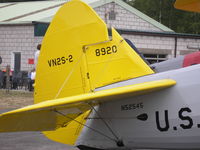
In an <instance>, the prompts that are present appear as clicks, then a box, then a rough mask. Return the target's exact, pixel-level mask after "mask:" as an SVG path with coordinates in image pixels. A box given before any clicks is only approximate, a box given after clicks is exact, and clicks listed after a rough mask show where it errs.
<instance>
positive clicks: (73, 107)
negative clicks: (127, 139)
mask: <svg viewBox="0 0 200 150" xmlns="http://www.w3.org/2000/svg"><path fill="white" fill-rule="evenodd" d="M175 84H176V81H174V80H171V79H163V80H157V81H150V82H144V83H139V84H135V85H129V86H124V87H118V88H113V89H108V90H102V91H96V92H91V93H87V94H82V95H77V96H71V97H66V98H60V99H55V100H49V101H45V102H41V103H38V104H34V105H30V106H27V107H24V108H21V109H17V110H13V111H10V112H6V113H3V114H1V115H0V132H14V131H50V130H55V129H58V128H62V127H65V126H67V125H68V124H69V123H70V121H74V120H75V119H76V118H78V117H80V116H81V115H83V114H85V113H86V112H88V111H89V110H90V109H91V105H93V106H94V105H97V104H99V103H100V102H106V101H110V100H119V99H123V98H128V97H132V96H136V95H141V94H146V93H149V92H153V91H157V90H161V89H164V88H167V87H171V86H173V85H175ZM88 114H89V113H87V115H88ZM58 118H59V119H58ZM60 118H63V119H60ZM81 124H84V122H82V123H81Z"/></svg>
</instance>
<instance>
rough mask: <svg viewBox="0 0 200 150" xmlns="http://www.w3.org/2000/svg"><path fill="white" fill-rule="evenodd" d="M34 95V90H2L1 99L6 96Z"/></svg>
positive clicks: (0, 92) (0, 91)
mask: <svg viewBox="0 0 200 150" xmlns="http://www.w3.org/2000/svg"><path fill="white" fill-rule="evenodd" d="M16 96H17V97H18V96H20V97H33V92H28V91H16V90H10V91H9V92H6V90H0V99H1V98H4V97H16Z"/></svg>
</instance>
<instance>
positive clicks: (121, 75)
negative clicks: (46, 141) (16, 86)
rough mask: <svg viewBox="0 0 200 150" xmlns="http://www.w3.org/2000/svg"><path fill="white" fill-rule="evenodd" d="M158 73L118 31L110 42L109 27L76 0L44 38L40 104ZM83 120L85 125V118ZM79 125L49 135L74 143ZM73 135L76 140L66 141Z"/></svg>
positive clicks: (39, 74)
mask: <svg viewBox="0 0 200 150" xmlns="http://www.w3.org/2000/svg"><path fill="white" fill-rule="evenodd" d="M152 73H154V72H153V71H152V70H151V69H150V67H149V66H148V65H147V64H146V63H145V62H144V61H143V60H142V58H141V57H140V56H139V55H138V54H137V53H136V52H135V51H134V50H133V49H132V48H131V47H130V46H129V45H128V44H127V43H126V41H125V40H124V39H123V38H122V37H121V36H120V35H119V34H118V33H117V31H115V30H114V29H112V37H111V38H109V36H108V31H107V26H106V24H105V23H104V22H103V20H102V19H101V18H100V17H99V16H98V15H97V14H96V13H95V11H94V10H93V9H92V8H91V7H89V6H88V5H87V4H85V3H83V2H81V1H79V0H72V1H70V2H67V3H66V4H64V5H63V6H62V7H61V8H60V9H59V11H58V12H57V14H56V15H55V16H54V18H53V20H52V22H51V24H50V26H49V28H48V30H47V32H46V35H45V37H44V39H43V42H42V47H41V52H40V56H39V60H38V64H37V68H36V81H35V82H36V84H35V91H34V101H35V103H39V102H43V101H47V100H55V99H58V98H63V97H69V96H75V95H80V94H83V93H89V92H92V91H93V90H94V89H95V88H97V87H101V86H104V85H107V84H111V83H114V82H118V81H122V80H127V79H130V78H135V77H140V76H144V75H147V74H152ZM83 112H85V110H84V111H83ZM78 115H79V114H75V116H73V115H72V116H73V118H76V117H78ZM86 115H87V113H86ZM77 119H78V121H79V122H83V123H84V122H85V120H84V117H79V118H77ZM56 122H63V117H56ZM74 124H76V123H75V122H74V121H72V120H71V123H69V125H67V126H66V127H64V128H62V129H57V130H55V131H51V132H44V134H45V135H46V136H47V137H48V138H50V139H52V140H55V141H60V142H62V143H66V144H73V143H74V142H75V139H76V138H77V137H78V135H79V133H80V130H77V128H78V127H75V128H74V127H72V126H73V125H74ZM62 131H64V132H62ZM77 132H78V133H77ZM72 135H73V140H71V141H66V139H70V137H71V136H72ZM63 141H65V142H63Z"/></svg>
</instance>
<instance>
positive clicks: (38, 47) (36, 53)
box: [34, 44, 41, 68]
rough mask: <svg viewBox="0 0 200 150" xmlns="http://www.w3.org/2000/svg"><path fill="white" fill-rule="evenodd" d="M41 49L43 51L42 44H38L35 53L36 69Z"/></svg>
mask: <svg viewBox="0 0 200 150" xmlns="http://www.w3.org/2000/svg"><path fill="white" fill-rule="evenodd" d="M40 49H41V44H38V45H37V51H36V52H35V58H34V63H35V68H36V67H37V63H38V57H39V55H40Z"/></svg>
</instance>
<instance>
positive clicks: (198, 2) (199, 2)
mask: <svg viewBox="0 0 200 150" xmlns="http://www.w3.org/2000/svg"><path fill="white" fill-rule="evenodd" d="M174 7H175V8H177V9H182V10H187V11H193V12H200V0H176V2H175V4H174Z"/></svg>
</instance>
